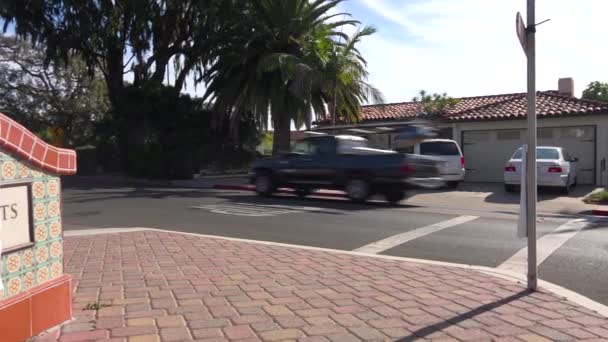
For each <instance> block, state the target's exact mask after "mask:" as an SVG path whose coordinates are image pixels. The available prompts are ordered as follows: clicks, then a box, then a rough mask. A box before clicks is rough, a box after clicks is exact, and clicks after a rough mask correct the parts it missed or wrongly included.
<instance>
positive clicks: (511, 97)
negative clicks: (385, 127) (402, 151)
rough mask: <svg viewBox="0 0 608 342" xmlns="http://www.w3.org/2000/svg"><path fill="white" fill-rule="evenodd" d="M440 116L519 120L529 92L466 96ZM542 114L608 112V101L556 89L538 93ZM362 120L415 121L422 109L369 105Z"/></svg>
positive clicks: (411, 105) (451, 119) (408, 105)
mask: <svg viewBox="0 0 608 342" xmlns="http://www.w3.org/2000/svg"><path fill="white" fill-rule="evenodd" d="M459 100H460V102H458V104H456V105H455V106H454V107H452V108H450V109H448V110H447V111H446V112H445V113H443V114H441V115H440V116H441V117H442V118H443V119H444V120H445V121H448V122H461V121H492V120H515V119H524V118H525V117H526V108H527V100H526V93H515V94H502V95H488V96H476V97H463V98H460V99H459ZM536 110H537V114H538V117H558V116H571V115H590V114H608V103H604V102H599V101H591V100H583V99H579V98H575V97H569V96H564V95H559V94H558V93H557V92H556V91H540V92H538V93H537V108H536ZM361 111H362V122H373V121H398V120H411V119H413V118H415V117H416V115H417V114H418V113H419V112H420V104H419V103H415V102H401V103H387V104H382V105H368V106H363V107H362V108H361Z"/></svg>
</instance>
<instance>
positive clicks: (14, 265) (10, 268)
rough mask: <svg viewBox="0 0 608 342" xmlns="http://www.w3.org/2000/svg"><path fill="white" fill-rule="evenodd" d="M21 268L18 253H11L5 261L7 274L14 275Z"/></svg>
mask: <svg viewBox="0 0 608 342" xmlns="http://www.w3.org/2000/svg"><path fill="white" fill-rule="evenodd" d="M19 268H21V258H20V257H19V254H18V253H13V254H11V255H9V256H8V258H7V259H6V270H7V272H8V273H15V272H17V271H19Z"/></svg>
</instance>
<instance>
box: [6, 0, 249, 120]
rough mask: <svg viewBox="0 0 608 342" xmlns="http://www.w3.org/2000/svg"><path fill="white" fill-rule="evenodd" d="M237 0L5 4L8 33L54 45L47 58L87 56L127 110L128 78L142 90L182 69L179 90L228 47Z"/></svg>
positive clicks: (116, 104) (115, 101)
mask: <svg viewBox="0 0 608 342" xmlns="http://www.w3.org/2000/svg"><path fill="white" fill-rule="evenodd" d="M236 3H238V1H237V0H233V1H231V0H45V1H40V0H19V1H16V0H15V1H2V2H0V18H1V19H3V20H4V30H5V31H6V29H7V27H8V25H9V24H11V23H14V24H15V32H16V34H17V35H18V36H19V37H20V38H23V39H28V40H30V41H31V42H32V43H34V44H42V45H43V46H44V47H45V49H46V61H47V62H51V61H54V62H68V61H69V60H70V59H71V58H72V57H73V56H74V54H77V55H79V56H80V57H81V58H82V59H83V61H84V62H85V64H86V65H87V67H88V68H89V70H91V71H93V70H99V71H100V72H101V73H102V74H103V76H104V78H105V81H106V83H107V88H108V93H109V98H110V101H111V103H112V105H113V106H114V108H118V107H119V102H120V100H121V93H122V91H123V89H124V87H125V80H124V75H125V74H126V73H128V72H133V74H134V85H135V86H136V87H138V86H140V85H141V84H144V83H151V84H153V85H156V86H160V85H162V84H163V83H164V82H165V81H166V75H167V70H168V68H169V67H174V68H175V71H176V77H175V80H174V85H175V87H174V89H176V90H175V91H177V92H179V91H180V90H181V89H182V87H183V85H184V83H185V81H186V77H187V75H188V74H190V73H191V72H194V71H196V70H199V71H200V70H202V68H203V67H204V66H205V65H206V64H207V63H208V62H209V61H210V58H211V54H212V52H213V51H214V50H215V49H216V48H217V47H219V46H221V44H220V42H221V41H219V40H216V39H221V38H223V35H222V34H221V33H222V30H223V27H224V26H223V24H222V23H223V21H224V20H225V19H226V16H227V15H230V13H232V12H231V11H232V10H234V9H236V8H238V6H236V5H235V4H236Z"/></svg>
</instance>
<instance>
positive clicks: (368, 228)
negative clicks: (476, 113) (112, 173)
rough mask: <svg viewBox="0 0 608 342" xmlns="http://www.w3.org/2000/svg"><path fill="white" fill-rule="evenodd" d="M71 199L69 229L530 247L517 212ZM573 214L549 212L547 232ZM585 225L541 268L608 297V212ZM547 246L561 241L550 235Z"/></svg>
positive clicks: (439, 256)
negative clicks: (518, 231) (520, 231)
mask: <svg viewBox="0 0 608 342" xmlns="http://www.w3.org/2000/svg"><path fill="white" fill-rule="evenodd" d="M63 203H64V227H65V229H66V230H73V229H91V228H126V227H148V228H159V229H168V230H176V231H183V232H191V233H201V234H208V235H217V236H226V237H235V238H242V239H252V240H263V241H273V242H281V243H289V244H297V245H305V246H314V247H323V248H332V249H340V250H356V249H360V250H361V251H368V250H374V251H376V252H378V253H381V254H386V255H394V256H402V257H410V258H420V259H429V260H436V261H445V262H452V263H461V264H471V265H481V266H488V267H503V266H504V265H505V264H508V262H507V261H511V260H513V258H515V259H516V257H514V255H516V253H517V252H518V251H520V250H521V249H522V248H525V246H526V240H525V239H520V238H517V236H516V226H517V217H516V216H514V215H512V214H508V213H493V212H488V211H481V210H480V211H475V210H469V211H463V210H450V209H440V208H429V207H419V206H407V205H401V206H397V207H391V206H388V205H386V204H384V203H381V202H373V203H370V204H366V205H361V204H353V203H350V202H347V201H345V200H342V199H320V198H309V199H298V198H294V197H289V196H279V197H274V198H259V197H256V196H254V195H253V194H251V193H243V192H234V191H216V190H192V189H180V188H129V187H107V188H96V187H88V186H73V187H66V188H65V189H64V202H63ZM573 219H575V218H574V217H561V216H552V217H541V218H539V222H538V228H537V229H538V233H539V239H540V238H541V237H542V236H544V235H546V234H551V233H552V232H553V231H554V230H555V229H557V228H558V227H560V226H563V225H564V224H566V223H568V222H571V221H572V220H573ZM582 227H583V228H582V229H581V230H580V231H576V232H575V234H574V235H573V236H572V237H571V238H569V239H567V238H566V234H562V233H560V234H555V233H554V234H555V235H556V238H557V240H558V241H559V240H560V239H562V240H563V241H561V242H560V243H559V245H558V246H557V249H556V250H555V251H554V252H553V253H552V254H550V255H549V256H548V258H546V260H544V261H543V262H542V264H541V265H540V277H541V278H542V279H545V280H547V281H550V282H553V283H556V284H559V285H561V286H564V287H566V288H569V289H571V290H573V291H576V292H579V293H581V294H583V295H585V296H587V297H589V298H591V299H593V300H596V301H598V302H601V303H603V304H606V305H608V221H606V222H601V221H600V222H583V225H582ZM547 240H552V241H553V240H555V239H547ZM539 241H542V240H539ZM554 247H555V246H554ZM370 248H371V249H370ZM544 248H545V249H547V250H549V249H551V246H550V245H545V244H544V242H543V243H540V245H539V250H542V249H544ZM520 254H521V253H520ZM540 254H542V253H540ZM540 254H539V255H540ZM515 261H517V260H515ZM503 263H504V264H503Z"/></svg>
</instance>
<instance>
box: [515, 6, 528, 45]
mask: <svg viewBox="0 0 608 342" xmlns="http://www.w3.org/2000/svg"><path fill="white" fill-rule="evenodd" d="M515 30H516V32H517V38H519V43H520V44H521V47H522V48H523V49H524V53H525V54H526V55H527V54H528V39H527V38H528V37H527V36H526V24H524V19H523V18H522V17H521V13H519V12H517V15H516V16H515Z"/></svg>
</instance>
